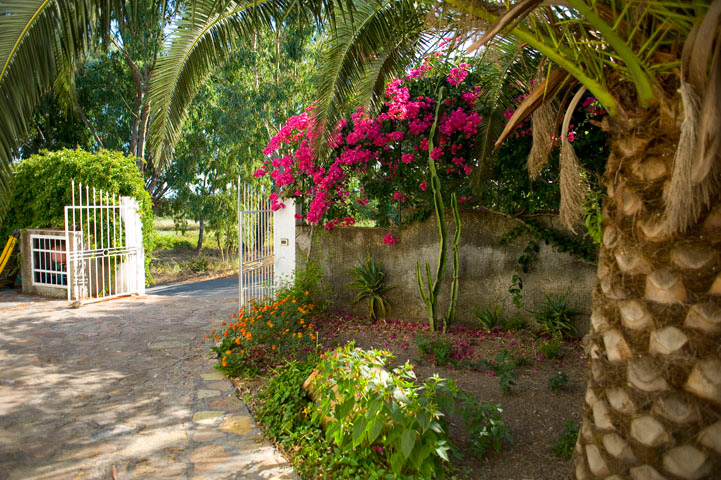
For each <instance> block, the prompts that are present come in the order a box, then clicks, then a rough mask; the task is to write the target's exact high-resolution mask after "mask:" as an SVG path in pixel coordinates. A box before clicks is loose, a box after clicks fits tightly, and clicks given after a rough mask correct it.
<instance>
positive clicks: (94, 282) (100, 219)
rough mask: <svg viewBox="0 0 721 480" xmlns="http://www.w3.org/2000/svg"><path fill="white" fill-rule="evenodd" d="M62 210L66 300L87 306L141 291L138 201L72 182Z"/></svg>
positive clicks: (142, 260) (142, 267) (142, 264)
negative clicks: (70, 203)
mask: <svg viewBox="0 0 721 480" xmlns="http://www.w3.org/2000/svg"><path fill="white" fill-rule="evenodd" d="M72 202H73V203H72V205H67V206H66V207H65V249H66V256H67V274H68V281H67V285H68V300H75V301H77V302H80V303H90V302H95V301H99V300H105V299H110V298H115V297H121V296H126V295H132V294H143V293H145V255H144V251H143V234H142V225H141V222H140V214H139V212H138V202H137V200H135V199H134V198H131V197H123V196H119V195H116V194H114V193H113V194H111V193H109V192H104V191H103V190H99V191H96V189H95V188H94V187H93V188H91V187H90V186H88V185H85V186H83V184H82V183H80V184H77V185H76V184H75V182H73V183H72Z"/></svg>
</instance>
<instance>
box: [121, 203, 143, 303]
mask: <svg viewBox="0 0 721 480" xmlns="http://www.w3.org/2000/svg"><path fill="white" fill-rule="evenodd" d="M120 206H121V207H125V208H121V209H120V213H121V217H122V216H123V212H125V215H127V217H128V218H124V219H123V220H124V222H125V246H126V247H128V248H130V249H132V248H135V249H136V251H137V254H136V255H131V256H130V259H131V260H130V261H131V265H130V268H129V273H130V277H131V278H128V279H127V282H128V284H129V285H128V286H130V288H131V289H132V290H135V291H136V292H138V295H145V250H144V249H143V224H142V223H141V221H140V206H139V204H138V201H137V200H136V199H135V198H133V197H120Z"/></svg>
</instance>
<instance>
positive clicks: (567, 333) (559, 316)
mask: <svg viewBox="0 0 721 480" xmlns="http://www.w3.org/2000/svg"><path fill="white" fill-rule="evenodd" d="M531 313H532V314H533V317H534V318H535V319H536V321H537V322H538V325H539V326H540V327H541V330H542V331H543V333H548V334H551V335H555V334H560V335H562V336H564V337H574V336H576V327H575V326H574V325H573V317H574V316H576V315H578V314H579V313H581V311H580V310H579V309H578V308H576V307H575V306H573V305H571V304H569V303H568V294H566V295H562V296H560V297H552V296H550V295H546V301H545V303H543V304H542V305H540V307H539V308H538V309H537V310H535V311H533V312H531Z"/></svg>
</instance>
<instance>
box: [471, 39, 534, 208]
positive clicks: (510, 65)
mask: <svg viewBox="0 0 721 480" xmlns="http://www.w3.org/2000/svg"><path fill="white" fill-rule="evenodd" d="M477 64H478V65H479V67H480V68H482V71H481V72H480V73H481V78H480V82H479V86H480V87H481V90H480V93H479V95H480V97H479V99H478V100H479V104H480V105H481V107H480V108H481V109H482V110H483V112H484V113H483V121H482V122H481V124H480V126H479V131H478V137H477V138H476V142H475V144H474V151H473V157H474V158H475V159H476V161H477V168H475V169H474V171H473V176H472V178H471V185H472V188H473V191H474V193H475V194H479V193H480V189H481V184H482V180H483V178H484V176H485V174H486V172H488V168H486V166H487V165H488V163H489V161H490V159H491V158H492V157H493V155H494V150H495V149H494V144H495V142H496V139H497V138H498V137H499V136H500V135H501V132H502V131H503V126H504V123H505V117H504V113H505V112H506V110H507V109H508V108H515V105H516V103H515V101H516V97H517V95H518V93H519V92H521V91H523V90H527V89H528V88H529V87H530V85H531V83H530V80H531V79H532V78H533V74H534V72H535V70H536V66H537V65H538V55H537V54H536V53H535V52H533V51H532V50H531V49H529V48H527V47H526V46H524V45H522V44H520V43H519V42H518V41H517V40H515V39H513V38H501V37H496V39H495V40H494V41H493V44H492V45H490V46H489V47H488V48H486V49H485V50H484V52H483V54H482V56H481V58H480V59H479V61H478V62H477ZM509 85H513V86H514V87H513V88H509Z"/></svg>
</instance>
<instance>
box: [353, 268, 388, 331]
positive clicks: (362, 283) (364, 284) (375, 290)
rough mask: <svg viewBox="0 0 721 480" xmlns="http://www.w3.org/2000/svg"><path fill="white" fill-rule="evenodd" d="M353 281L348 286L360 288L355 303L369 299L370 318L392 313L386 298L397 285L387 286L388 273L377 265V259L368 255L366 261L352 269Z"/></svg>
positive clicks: (375, 318) (373, 318)
mask: <svg viewBox="0 0 721 480" xmlns="http://www.w3.org/2000/svg"><path fill="white" fill-rule="evenodd" d="M350 273H351V275H352V276H353V281H352V282H351V283H349V284H348V288H352V289H354V290H359V292H358V295H356V297H355V299H354V300H353V303H358V302H360V301H362V300H365V299H367V300H368V318H370V319H372V320H377V319H378V318H379V317H385V316H387V315H389V314H390V311H391V305H390V303H388V300H387V299H386V293H388V291H389V290H391V289H393V288H395V285H389V286H386V285H385V283H384V280H385V277H386V274H385V273H384V272H383V271H382V270H381V266H380V265H377V264H376V262H375V260H374V259H373V258H372V257H370V256H368V257H367V258H366V260H365V261H364V262H362V263H361V264H360V265H358V266H356V267H354V268H353V269H352V270H351V271H350Z"/></svg>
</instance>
